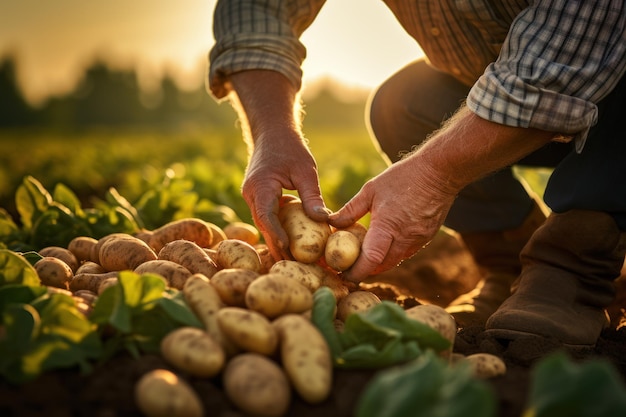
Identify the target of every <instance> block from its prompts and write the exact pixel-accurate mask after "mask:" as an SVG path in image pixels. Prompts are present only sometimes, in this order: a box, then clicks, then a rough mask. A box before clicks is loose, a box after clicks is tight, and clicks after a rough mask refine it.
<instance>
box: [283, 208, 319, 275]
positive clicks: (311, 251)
mask: <svg viewBox="0 0 626 417" xmlns="http://www.w3.org/2000/svg"><path fill="white" fill-rule="evenodd" d="M278 220H279V221H280V224H281V225H282V226H283V229H285V232H286V233H287V237H288V238H289V250H290V252H291V256H293V258H294V259H295V260H296V261H300V262H303V263H307V264H310V263H313V262H317V261H318V260H319V259H320V258H321V257H322V256H324V248H325V247H326V240H327V239H328V236H329V235H330V233H331V228H330V225H329V224H328V223H325V222H317V221H315V220H313V219H311V218H310V217H309V216H307V215H306V213H305V212H304V207H303V206H302V201H300V200H299V199H292V200H290V201H285V202H283V203H282V204H281V206H280V208H279V209H278Z"/></svg>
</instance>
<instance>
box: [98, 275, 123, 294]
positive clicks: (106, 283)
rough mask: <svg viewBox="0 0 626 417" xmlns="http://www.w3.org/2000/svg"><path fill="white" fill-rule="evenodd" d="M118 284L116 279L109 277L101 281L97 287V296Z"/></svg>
mask: <svg viewBox="0 0 626 417" xmlns="http://www.w3.org/2000/svg"><path fill="white" fill-rule="evenodd" d="M118 282H119V279H118V278H117V277H109V278H106V279H104V280H102V282H101V283H100V285H98V295H100V294H102V292H103V291H104V290H106V289H107V288H109V287H113V286H114V285H117V284H118Z"/></svg>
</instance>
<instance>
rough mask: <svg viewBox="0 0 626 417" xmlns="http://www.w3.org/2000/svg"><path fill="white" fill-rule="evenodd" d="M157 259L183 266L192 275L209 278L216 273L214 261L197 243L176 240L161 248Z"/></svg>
mask: <svg viewBox="0 0 626 417" xmlns="http://www.w3.org/2000/svg"><path fill="white" fill-rule="evenodd" d="M158 258H159V259H160V260H164V261H172V262H175V263H177V264H179V265H181V266H184V267H185V268H187V269H188V270H189V272H191V273H192V274H203V275H204V276H206V277H207V278H211V277H212V276H213V275H215V273H216V272H217V271H218V268H217V264H216V263H215V261H214V260H213V259H212V258H211V257H210V256H209V255H208V254H207V253H206V252H205V251H204V249H202V248H201V247H200V246H199V245H198V244H197V243H195V242H192V241H190V240H184V239H178V240H174V241H172V242H168V243H166V244H165V246H163V248H161V250H160V251H159V253H158Z"/></svg>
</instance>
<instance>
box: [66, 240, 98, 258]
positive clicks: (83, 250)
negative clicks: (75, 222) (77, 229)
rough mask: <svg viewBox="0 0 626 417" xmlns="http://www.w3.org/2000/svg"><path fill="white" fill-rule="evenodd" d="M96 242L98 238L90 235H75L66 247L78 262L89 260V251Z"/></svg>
mask: <svg viewBox="0 0 626 417" xmlns="http://www.w3.org/2000/svg"><path fill="white" fill-rule="evenodd" d="M97 244H98V239H95V238H93V237H91V236H77V237H75V238H74V239H72V240H70V243H68V245H67V249H68V250H69V251H70V252H72V253H73V254H74V256H75V257H76V259H77V260H78V262H79V263H81V262H84V261H91V251H92V250H93V248H94V247H95V246H96V245H97Z"/></svg>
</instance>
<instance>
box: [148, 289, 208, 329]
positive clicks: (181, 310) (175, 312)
mask: <svg viewBox="0 0 626 417" xmlns="http://www.w3.org/2000/svg"><path fill="white" fill-rule="evenodd" d="M157 305H158V307H160V308H162V309H163V311H164V312H165V313H166V314H167V316H168V317H170V318H171V319H172V320H173V321H175V322H176V323H179V324H181V325H183V326H192V327H199V328H202V327H203V326H204V325H203V323H202V322H201V321H200V319H198V316H196V315H195V314H194V313H193V312H192V311H191V309H190V308H189V305H188V304H187V303H186V302H185V297H184V296H183V293H182V292H180V291H175V292H174V293H173V294H171V295H169V296H168V295H167V294H164V296H163V297H161V298H160V299H159V300H157Z"/></svg>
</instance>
